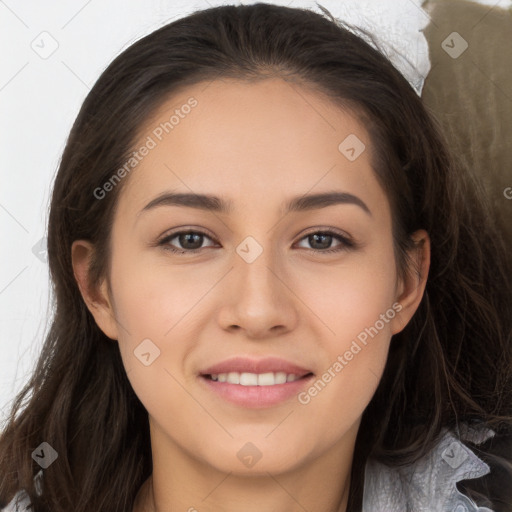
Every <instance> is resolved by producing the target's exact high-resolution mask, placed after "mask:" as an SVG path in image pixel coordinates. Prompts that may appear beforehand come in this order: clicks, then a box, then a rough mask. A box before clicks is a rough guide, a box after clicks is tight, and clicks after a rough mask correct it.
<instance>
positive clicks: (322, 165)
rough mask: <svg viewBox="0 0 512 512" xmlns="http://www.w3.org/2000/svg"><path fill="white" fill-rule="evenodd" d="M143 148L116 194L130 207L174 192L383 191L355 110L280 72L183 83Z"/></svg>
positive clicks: (242, 197) (143, 133) (144, 130)
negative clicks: (268, 76)
mask: <svg viewBox="0 0 512 512" xmlns="http://www.w3.org/2000/svg"><path fill="white" fill-rule="evenodd" d="M144 145H146V146H147V147H151V149H149V150H147V151H145V156H144V157H143V158H141V159H140V162H139V163H138V164H137V166H136V168H135V169H134V171H133V172H132V173H131V175H130V177H129V183H128V184H126V185H127V187H126V190H125V191H123V194H122V195H127V196H129V198H130V202H131V203H140V201H143V200H146V199H152V198H153V197H154V196H155V195H157V194H159V193H161V192H162V191H164V190H171V189H172V190H176V189H179V190H180V191H182V192H190V193H201V192H205V191H207V192H209V193H212V194H215V195H222V196H224V197H230V198H232V199H233V201H234V202H236V205H238V206H243V203H244V201H252V202H262V201H264V202H266V203H267V204H268V202H269V201H271V200H272V199H273V198H274V197H275V198H276V201H277V200H278V199H279V201H282V198H283V196H286V197H291V196H297V195H300V194H306V193H308V192H309V191H311V192H319V191H320V189H322V190H326V189H333V188H337V189H340V187H341V188H343V189H346V190H345V191H346V192H349V193H350V192H351V191H352V192H354V191H355V190H358V191H359V193H361V192H362V191H363V190H364V189H366V191H365V194H366V196H367V197H368V196H371V195H372V194H374V195H378V194H379V193H381V192H382V191H380V190H379V188H380V187H379V186H378V183H377V182H376V180H375V177H374V175H373V170H372V168H371V151H372V147H371V143H370V140H369V135H368V133H367V131H366V129H365V128H364V126H363V125H362V124H361V122H360V121H359V120H358V119H357V118H356V116H355V115H353V114H351V113H349V112H348V111H344V110H341V109H340V108H338V107H336V106H334V104H333V103H331V102H330V101H329V100H327V99H326V98H325V97H324V96H321V95H320V94H318V93H316V92H315V91H313V90H312V89H309V88H306V87H303V86H299V85H298V84H296V83H289V82H286V81H284V80H282V79H277V78H272V79H266V80H263V81H259V82H252V83H250V82H245V81H237V80H232V79H223V80H214V81H212V82H202V83H199V84H195V85H194V86H190V87H187V88H186V89H182V90H181V91H180V92H179V93H177V94H174V95H172V96H171V97H169V98H168V99H167V100H166V101H165V102H163V103H162V104H161V105H160V107H159V108H158V109H157V110H156V111H155V113H154V114H153V115H152V116H151V118H150V119H148V120H147V122H146V123H145V124H144V126H143V127H141V130H140V133H139V137H138V142H137V144H135V148H134V150H137V149H138V148H142V147H143V146H144ZM374 199H377V197H375V198H374ZM369 200H370V201H371V198H370V199H369ZM239 203H240V204H239ZM246 205H247V203H246Z"/></svg>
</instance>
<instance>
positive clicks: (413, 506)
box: [363, 425, 495, 512]
mask: <svg viewBox="0 0 512 512" xmlns="http://www.w3.org/2000/svg"><path fill="white" fill-rule="evenodd" d="M494 435H495V433H494V432H493V431H492V430H490V429H485V428H479V429H476V428H470V427H468V426H467V425H466V426H464V428H463V429H462V430H461V432H460V435H459V436H455V434H454V433H453V432H451V431H448V430H445V431H444V432H443V436H442V437H441V439H440V440H439V442H438V443H437V444H436V446H435V447H434V448H433V449H432V450H431V451H430V452H429V453H427V454H426V455H425V456H424V457H422V458H421V459H419V460H418V461H417V462H415V463H414V464H410V465H407V466H400V467H390V466H386V465H384V464H382V463H380V462H377V461H375V460H373V459H369V460H368V462H367V464H366V468H365V480H364V488H363V512H373V511H374V510H382V508H380V507H383V506H384V509H385V510H387V511H390V512H391V511H393V512H394V511H401V510H418V511H427V510H443V511H444V510H446V511H452V510H453V511H457V512H459V511H460V512H493V511H492V510H491V509H489V508H486V507H478V505H477V504H476V503H475V502H474V501H473V500H471V499H470V498H469V497H468V496H466V495H465V494H462V493H461V492H460V491H459V490H458V488H457V482H460V481H462V480H467V479H473V478H479V477H481V476H484V475H486V474H488V473H489V472H490V468H489V466H488V465H487V464H486V463H485V462H484V461H482V460H481V459H479V458H478V457H477V456H476V455H475V453H474V452H473V451H472V450H470V449H469V448H468V446H466V445H465V444H464V443H463V442H462V441H470V442H472V443H474V444H481V443H483V442H485V441H486V440H488V439H490V438H491V437H493V436H494Z"/></svg>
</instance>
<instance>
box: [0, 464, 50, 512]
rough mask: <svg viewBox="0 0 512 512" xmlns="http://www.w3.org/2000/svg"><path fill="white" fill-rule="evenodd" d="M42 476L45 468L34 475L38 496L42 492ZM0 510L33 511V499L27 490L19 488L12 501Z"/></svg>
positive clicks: (5, 511) (12, 511)
mask: <svg viewBox="0 0 512 512" xmlns="http://www.w3.org/2000/svg"><path fill="white" fill-rule="evenodd" d="M42 476H43V470H40V471H39V473H37V474H36V475H35V476H34V484H35V489H36V493H37V495H38V496H41V494H42V489H43V485H42ZM0 512H32V508H31V501H30V498H29V496H28V494H27V493H26V492H25V490H24V489H21V490H19V491H18V492H17V493H16V494H15V495H14V498H13V499H12V500H11V501H10V502H9V503H8V504H7V505H6V506H5V507H4V508H2V509H0Z"/></svg>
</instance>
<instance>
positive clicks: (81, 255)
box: [71, 240, 118, 340]
mask: <svg viewBox="0 0 512 512" xmlns="http://www.w3.org/2000/svg"><path fill="white" fill-rule="evenodd" d="M93 254H94V246H93V244H91V243H90V242H88V241H87V240H75V241H74V242H73V245H72V246H71V261H72V265H73V273H74V275H75V279H76V281H77V284H78V288H79V289H80V293H81V294H82V297H83V299H84V302H85V304H86V305H87V308H88V309H89V311H90V312H91V314H92V316H93V317H94V320H95V321H96V324H97V325H98V327H99V328H100V329H101V330H102V331H103V332H104V333H105V335H106V336H108V337H109V338H111V339H113V340H117V339H118V328H117V322H116V319H115V312H114V308H113V306H112V299H111V298H110V293H109V288H108V282H107V279H103V280H102V282H101V284H100V285H99V286H97V287H93V286H91V284H90V276H89V269H90V264H91V258H92V256H93Z"/></svg>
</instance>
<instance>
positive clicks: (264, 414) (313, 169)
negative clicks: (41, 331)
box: [93, 79, 428, 474]
mask: <svg viewBox="0 0 512 512" xmlns="http://www.w3.org/2000/svg"><path fill="white" fill-rule="evenodd" d="M186 105H188V107H187V106H186ZM171 116H174V117H173V118H172V119H171ZM166 123H167V124H166ZM143 147H145V148H146V149H145V150H144V149H142V148H143ZM136 150H137V155H138V156H137V157H136V158H137V163H136V164H134V162H132V163H131V164H129V165H128V166H127V167H126V169H128V168H130V171H129V172H126V173H125V174H126V175H125V176H124V177H123V176H122V175H123V173H122V172H121V173H120V174H121V176H120V177H121V179H124V180H127V182H126V183H124V188H123V190H122V193H121V194H120V197H119V203H118V208H117V210H116V212H115V218H114V223H113V227H112V240H111V249H112V264H111V268H110V285H111V296H110V298H108V297H107V286H106V282H105V283H103V285H102V286H101V289H100V290H101V293H102V294H103V297H105V302H104V303H103V305H102V306H100V307H99V308H97V309H94V311H93V313H94V315H95V318H96V321H97V322H98V324H99V326H100V327H101V328H102V329H103V331H104V332H105V333H106V334H107V335H108V336H110V337H111V338H113V339H117V340H118V342H119V348H120V351H121V355H122V359H123V363H124V366H125V368H126V372H127V374H128V378H129V380H130V382H131V384H132V386H133V389H134V390H135V393H136V394H137V395H138V397H139V399H140V400H141V402H142V403H143V405H144V406H145V408H146V409H147V411H148V414H149V417H150V424H151V435H152V444H153V452H154V453H156V456H157V457H160V458H161V460H165V459H166V458H167V459H168V460H172V458H173V457H175V456H176V454H178V453H179V454H181V455H182V456H183V454H186V456H187V457H189V458H190V460H200V461H202V463H203V464H207V465H209V466H211V467H214V468H216V469H218V470H220V471H223V472H233V473H240V474H244V473H245V474H249V473H250V474H264V473H266V472H270V473H276V472H281V471H287V470H291V469H294V468H295V469H297V468H298V467H300V466H301V465H303V464H305V463H306V462H308V461H309V462H312V461H313V460H315V459H317V458H318V457H321V456H326V455H327V454H331V455H333V456H334V455H335V454H336V455H338V454H341V453H345V454H347V453H350V450H351V447H352V446H353V443H354V441H355V435H356V433H357V429H358V426H359V422H360V417H361V414H362V413H363V410H364V409H365V407H366V406H367V405H368V403H369V401H370V399H371V397H372V395H373V394H374V391H375V389H376V387H377V385H378V383H379V379H380V377H381V375H382V372H383V369H384V366H385V363H386V357H387V353H388V347H389V343H390V338H391V336H392V335H393V334H394V333H396V332H398V331H400V330H401V329H402V328H403V327H404V325H405V324H406V323H407V322H408V320H409V319H410V317H411V316H412V314H413V313H414V310H415V309H416V307H417V305H418V303H419V300H420V299H421V294H422V293H423V287H422V286H423V285H422V283H419V284H413V285H411V286H409V285H408V284H407V282H401V281H400V280H398V279H397V274H396V271H395V260H394V253H393V239H392V231H391V213H390V206H389V202H388V200H387V198H386V195H385V194H384V192H383V190H382V189H381V187H380V186H379V184H378V182H377V180H376V178H375V176H374V174H373V171H372V169H371V167H370V152H371V150H372V147H371V144H370V139H369V136H368V133H367V131H366V130H365V127H364V126H363V125H361V124H360V123H359V122H358V121H357V119H355V118H354V117H353V116H351V115H349V114H348V113H344V112H342V111H340V110H339V109H336V108H334V106H333V105H332V104H330V103H328V102H327V101H326V100H324V99H322V97H320V96H318V95H317V94H315V93H314V92H312V91H310V90H308V89H305V88H303V87H299V86H297V85H292V84H290V83H287V82H285V81H282V80H280V79H268V80H264V81H261V82H259V83H245V82H238V81H234V80H225V81H220V80H217V81H213V82H211V83H209V84H207V83H201V84H198V85H196V86H193V87H189V88H187V89H186V90H184V92H182V93H180V94H177V95H175V96H173V97H172V99H169V101H167V102H166V103H165V104H164V105H162V106H161V108H160V109H159V111H158V113H157V115H156V116H155V117H154V118H153V119H151V120H150V121H149V122H148V123H147V125H146V126H145V127H144V129H143V130H142V132H141V136H140V139H139V141H138V143H137V144H136ZM132 164H133V165H132ZM130 165H132V167H133V168H132V167H130ZM126 169H125V170H126ZM113 183H114V182H113ZM115 186H116V185H111V187H108V185H107V186H106V187H105V188H104V189H103V190H105V191H106V192H105V193H112V192H111V191H109V190H108V189H109V188H114V187H115ZM171 194H187V195H190V194H197V195H208V196H215V197H216V198H218V200H215V201H210V202H208V205H207V206H208V207H204V208H203V207H199V202H198V201H197V199H194V200H192V199H191V198H189V199H187V200H183V199H181V200H178V199H177V198H176V197H175V198H174V199H172V196H171ZM322 194H331V198H330V199H329V198H327V199H325V198H324V199H323V200H322V199H318V198H315V199H314V197H316V196H317V195H322ZM335 194H339V195H338V196H334V195H335ZM98 200H101V199H98ZM289 203H292V204H294V205H295V207H294V208H292V209H290V210H288V209H287V205H288V204H289ZM206 204H207V203H206V202H205V203H204V205H206ZM219 204H222V205H224V204H225V205H226V206H228V205H229V208H227V207H226V208H225V209H221V208H218V206H219ZM326 231H327V232H329V231H332V232H333V233H332V234H330V233H329V234H325V232H326ZM190 232H195V233H198V234H196V235H194V234H193V233H192V234H190V235H188V236H184V235H183V236H179V234H180V233H181V234H183V233H190ZM315 233H316V236H314V235H315ZM322 233H324V234H323V235H322ZM427 243H428V240H427ZM172 249H176V250H181V251H184V252H183V253H174V252H172ZM194 249H196V251H195V252H194V251H193V250H194ZM329 251H330V252H329ZM427 259H428V258H427ZM427 265H428V263H427ZM423 284H424V283H423ZM114 319H115V320H114ZM235 358H236V361H235V362H233V360H234V359H235ZM268 358H272V360H270V359H269V360H268V361H265V360H266V359H268ZM223 363H224V366H223V367H222V368H217V369H215V368H214V369H212V367H213V366H216V365H219V364H223ZM236 363H238V364H239V365H241V366H237V365H236ZM211 374H217V377H215V375H214V376H213V378H214V379H215V378H217V379H218V380H216V381H215V380H212V378H211ZM219 374H220V375H219ZM226 374H231V375H226ZM240 374H245V375H242V376H241V377H240ZM283 374H285V375H286V380H287V381H286V382H285V383H283V379H284V378H285V377H283ZM208 375H210V376H208ZM289 375H295V376H296V377H295V378H296V380H295V381H293V377H289ZM299 377H300V379H298V378H299ZM237 378H241V379H242V383H238V384H237V383H236V381H237ZM222 381H224V382H222ZM258 382H259V384H261V385H256V384H257V383H258ZM244 384H246V385H244Z"/></svg>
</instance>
